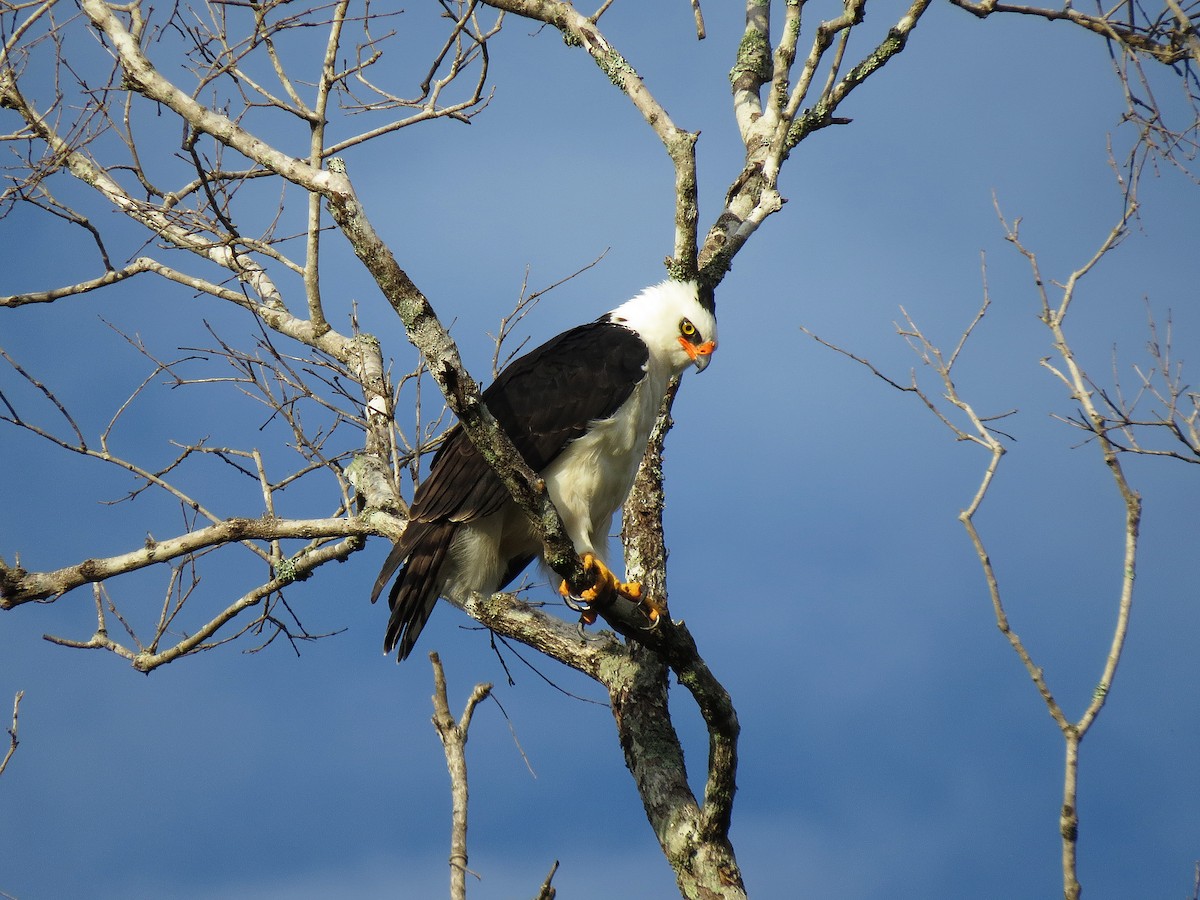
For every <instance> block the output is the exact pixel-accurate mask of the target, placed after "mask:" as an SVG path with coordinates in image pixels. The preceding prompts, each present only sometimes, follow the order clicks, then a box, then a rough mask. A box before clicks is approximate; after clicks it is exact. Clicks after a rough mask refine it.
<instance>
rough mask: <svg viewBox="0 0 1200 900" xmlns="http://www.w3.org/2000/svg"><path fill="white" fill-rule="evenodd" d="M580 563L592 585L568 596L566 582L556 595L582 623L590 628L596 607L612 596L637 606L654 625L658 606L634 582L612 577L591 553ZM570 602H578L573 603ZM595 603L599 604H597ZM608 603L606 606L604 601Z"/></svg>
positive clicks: (609, 600)
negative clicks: (564, 601)
mask: <svg viewBox="0 0 1200 900" xmlns="http://www.w3.org/2000/svg"><path fill="white" fill-rule="evenodd" d="M581 562H582V563H583V571H584V574H586V575H587V576H588V577H589V578H590V579H592V586H591V587H589V588H587V589H586V590H584V591H583V592H581V593H580V594H579V595H578V597H576V596H575V595H573V594H572V593H571V589H570V587H569V586H568V585H567V582H566V580H564V581H563V583H562V584H561V585H560V586H559V588H558V592H559V593H560V594H562V596H563V598H564V599H565V600H566V602H567V606H569V607H571V609H573V610H575V611H576V612H578V613H579V615H580V618H581V619H582V620H583V621H584V623H585V624H587V625H591V624H593V623H594V622H595V621H596V615H597V612H596V608H597V606H601V607H603V606H605V605H607V603H611V602H612V600H613V598H614V597H615V596H620V597H624V598H625V599H626V600H629V601H631V602H632V603H634V604H636V605H637V606H638V608H639V609H641V610H642V612H643V613H645V614H646V618H648V619H649V620H650V623H651V625H657V624H658V619H659V617H660V616H661V615H662V610H661V609H660V608H659V606H658V605H657V604H655V603H653V602H651V600H650V599H649V598H648V597H645V596H643V594H642V586H641V584H639V583H638V582H636V581H621V580H620V579H619V578H617V576H616V575H614V574H613V573H612V572H611V571H610V570H609V568H608V566H606V565H604V563H602V562H601V561H600V560H599V559H597V558H596V557H595V556H593V555H592V554H591V553H585V554H583V557H582V558H581ZM572 600H578V601H581V602H580V603H573V602H572ZM597 601H600V602H599V603H597ZM605 601H607V603H606V602H605Z"/></svg>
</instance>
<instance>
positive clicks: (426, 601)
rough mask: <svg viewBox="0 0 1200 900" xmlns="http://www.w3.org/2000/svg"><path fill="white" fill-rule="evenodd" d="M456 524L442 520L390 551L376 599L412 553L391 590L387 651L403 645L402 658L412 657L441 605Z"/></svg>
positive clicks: (399, 659)
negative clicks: (410, 544) (410, 542)
mask: <svg viewBox="0 0 1200 900" xmlns="http://www.w3.org/2000/svg"><path fill="white" fill-rule="evenodd" d="M456 527H457V526H456V525H454V524H453V523H451V522H446V523H441V524H439V525H437V526H435V527H433V528H431V529H429V531H428V532H427V533H425V534H423V535H422V536H421V539H420V540H419V541H418V542H417V544H416V546H414V547H411V549H410V548H409V547H408V546H406V543H407V542H404V541H402V542H400V543H398V544H396V546H395V547H393V548H392V552H391V553H389V554H388V558H387V561H386V562H384V564H383V570H382V571H381V572H380V573H379V578H378V579H376V582H375V589H374V592H373V593H372V595H371V600H372V601H374V600H375V599H376V598H377V597H378V596H379V593H380V591H381V590H382V589H383V585H385V584H387V582H388V579H389V578H390V577H391V574H392V572H394V571H395V570H396V568H397V567H398V566H399V565H400V563H401V562H403V561H404V558H405V557H406V556H407V557H408V563H407V565H405V567H404V568H403V569H401V570H400V574H399V576H397V578H396V583H395V584H393V585H392V590H391V592H390V593H389V594H388V607H389V608H390V609H391V611H392V615H391V618H390V619H388V626H387V632H386V634H385V635H384V639H383V652H384V653H391V652H392V651H393V650H395V649H397V648H399V652H398V654H397V661H398V662H399V661H402V660H404V659H407V658H408V655H409V654H410V653H411V652H412V649H413V646H414V645H415V644H416V642H417V638H418V636H420V634H421V629H422V628H424V627H425V623H426V622H428V621H429V617H430V615H432V614H433V608H434V607H435V606H436V605H437V600H438V595H439V594H440V593H441V589H442V584H441V580H440V578H439V577H438V576H439V574H440V572H441V568H442V563H443V562H444V561H445V559H446V551H447V550H448V549H449V547H450V541H451V539H452V538H453V537H454V531H455V529H456Z"/></svg>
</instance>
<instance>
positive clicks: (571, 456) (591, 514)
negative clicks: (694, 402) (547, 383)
mask: <svg viewBox="0 0 1200 900" xmlns="http://www.w3.org/2000/svg"><path fill="white" fill-rule="evenodd" d="M656 368H657V367H656V366H651V371H650V372H649V373H648V374H647V377H646V378H644V379H643V380H642V382H641V383H640V384H639V385H638V386H637V387H636V388H634V391H633V393H632V394H631V395H630V397H629V399H628V400H626V401H625V402H624V403H623V404H622V405H621V407H620V408H619V409H618V410H617V411H616V413H615V414H614V415H613V416H612V417H611V418H608V419H600V420H597V421H594V422H593V423H592V426H591V427H590V428H589V429H588V433H587V434H586V435H584V436H583V437H581V438H579V439H578V440H575V441H573V442H572V443H571V444H569V445H568V446H567V447H566V449H565V450H563V452H562V453H561V454H560V455H559V456H558V458H557V459H555V460H554V462H553V463H551V464H550V465H549V466H548V467H547V468H546V470H545V471H544V472H543V473H542V476H543V477H544V478H545V479H546V488H547V490H549V492H550V499H551V500H553V501H554V505H555V507H556V508H557V509H558V512H559V515H560V516H562V519H563V525H564V526H565V527H566V529H567V534H568V535H570V537H571V540H572V541H573V542H574V544H575V549H576V550H577V551H579V552H580V553H584V552H591V553H594V554H595V555H596V556H598V557H600V558H601V559H606V558H607V550H608V536H609V532H610V531H611V530H612V520H613V516H614V515H615V514H616V512H617V510H618V509H620V507H621V504H622V503H624V502H625V498H626V497H627V496H629V489H630V488H631V487H633V479H634V476H635V475H637V469H638V465H639V464H640V463H641V461H642V456H643V455H644V454H645V452H646V442H647V441H648V440H649V439H650V429H651V428H652V427H653V426H654V419H655V416H656V415H657V414H658V407H659V404H660V403H661V402H662V398H663V395H664V394H665V393H666V390H667V378H666V375H665V373H661V372H655V371H654V369H656Z"/></svg>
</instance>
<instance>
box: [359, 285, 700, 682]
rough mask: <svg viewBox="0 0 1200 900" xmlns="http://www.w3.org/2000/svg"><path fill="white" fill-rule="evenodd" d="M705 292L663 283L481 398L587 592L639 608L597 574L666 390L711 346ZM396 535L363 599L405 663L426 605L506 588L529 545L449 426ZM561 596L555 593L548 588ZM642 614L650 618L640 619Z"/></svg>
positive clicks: (479, 463) (604, 571) (535, 549)
mask: <svg viewBox="0 0 1200 900" xmlns="http://www.w3.org/2000/svg"><path fill="white" fill-rule="evenodd" d="M715 312H716V310H715V304H714V300H713V293H712V290H711V289H708V288H701V287H698V286H697V285H696V284H695V283H693V282H680V281H665V282H663V283H661V284H657V285H654V286H653V287H648V288H646V289H645V290H644V291H642V292H641V293H640V294H638V295H637V296H636V297H634V298H633V299H632V300H628V301H626V302H625V303H623V304H621V305H620V306H618V307H617V308H616V309H614V310H612V311H611V312H608V313H605V314H604V315H603V316H601V317H600V318H599V319H596V320H595V321H594V322H589V323H587V324H586V325H580V326H578V327H576V328H572V329H571V330H569V331H565V332H563V333H562V334H560V335H558V336H557V337H555V338H552V339H550V340H549V341H547V342H546V343H544V344H542V345H541V346H540V347H538V348H537V349H535V350H532V351H530V352H529V353H527V354H525V355H524V356H522V357H520V358H519V359H517V360H515V361H514V362H513V363H511V364H510V365H509V366H507V367H506V368H505V369H504V371H502V372H501V373H500V375H499V377H497V379H496V381H495V382H494V383H493V384H492V385H491V386H490V387H489V388H488V389H487V390H485V391H484V392H483V400H484V402H485V403H486V404H487V407H488V409H489V410H490V411H491V413H492V415H493V416H494V417H495V418H496V421H497V422H498V423H499V425H500V427H501V428H503V429H504V431H505V432H506V433H507V434H508V436H509V437H510V438H511V439H512V442H513V444H514V445H515V446H516V448H517V450H518V451H520V453H521V455H522V457H524V459H525V461H526V463H528V465H529V467H530V468H531V469H533V470H534V471H535V472H537V473H538V474H539V475H540V476H541V477H542V478H543V479H544V480H545V482H546V489H547V491H548V493H549V495H550V499H551V500H552V501H553V502H554V506H555V508H556V509H557V510H558V513H559V515H560V516H561V517H562V520H563V525H564V526H565V527H566V531H567V535H568V536H569V537H570V538H571V540H572V542H573V543H574V545H575V549H576V551H577V552H578V553H579V554H580V556H581V557H582V559H583V563H584V568H585V570H586V571H587V572H588V574H589V577H594V578H595V587H594V588H593V590H592V591H590V592H585V595H584V596H585V598H588V597H591V598H595V597H596V596H597V595H598V594H601V593H604V592H607V591H619V592H621V593H623V594H624V595H625V596H627V597H630V598H631V599H635V600H638V599H639V598H640V588H639V586H638V585H636V584H622V583H621V582H620V581H619V580H617V579H616V578H615V577H614V576H613V575H612V573H611V572H610V571H609V570H608V568H607V566H606V565H605V563H604V560H605V558H606V556H607V547H608V535H609V531H610V530H611V528H612V520H613V516H614V515H615V514H616V511H617V510H618V509H619V508H620V507H621V504H622V503H624V502H625V498H626V497H627V496H628V494H629V490H630V488H631V487H632V486H633V480H634V476H635V475H636V474H637V468H638V464H639V463H640V462H641V459H642V456H643V455H644V453H645V451H646V444H647V442H648V440H649V437H650V430H651V428H652V427H653V425H654V421H655V418H656V416H657V414H658V409H659V406H660V404H661V403H662V399H663V397H664V396H665V394H666V390H667V385H668V382H669V381H670V380H671V379H672V378H673V377H674V376H676V375H679V374H681V373H683V372H684V371H685V370H686V369H688V368H689V367H690V366H694V367H695V368H696V369H697V370H703V369H704V368H705V367H707V366H708V363H709V360H710V359H711V357H712V352H713V350H715V349H716V346H717V322H716V315H715ZM410 514H411V515H410V518H409V522H408V526H407V528H406V530H405V532H404V534H403V535H402V536H401V538H400V540H399V541H397V542H396V545H395V546H394V547H393V548H392V551H391V553H389V554H388V557H387V561H386V562H384V564H383V569H382V570H381V571H380V573H379V577H378V578H377V579H376V580H375V587H374V590H373V591H372V592H371V602H372V603H374V602H375V601H376V600H377V599H378V597H379V594H380V593H381V592H382V590H383V588H384V587H385V586H386V585H387V583H388V581H389V580H391V578H392V575H393V574H394V573H395V572H396V569H397V568H399V567H400V565H401V564H402V563H404V564H405V565H404V568H403V569H401V571H400V574H399V576H398V577H397V578H396V582H395V584H393V585H392V589H391V591H390V593H389V594H388V606H389V607H390V608H391V618H390V620H389V621H388V627H387V634H386V636H385V638H384V644H383V647H384V652H385V653H391V652H392V651H393V650H397V648H398V659H400V660H403V659H404V658H406V657H407V656H408V655H409V653H411V652H412V649H413V645H414V644H415V643H416V640H417V636H418V635H419V634H420V633H421V629H422V628H424V627H425V623H426V622H427V621H428V620H429V616H430V614H431V613H432V612H433V608H434V606H435V605H436V603H437V600H438V598H439V597H447V598H450V599H451V600H459V601H460V602H461V601H462V600H465V599H466V597H467V596H469V595H470V593H471V592H473V591H479V592H480V593H483V594H490V593H493V592H495V591H499V590H502V589H503V588H505V587H506V586H507V585H508V584H509V583H510V582H512V581H513V580H514V579H515V578H516V577H517V576H518V575H520V574H521V572H522V571H524V569H525V568H526V566H528V565H529V563H530V562H532V561H533V560H534V559H535V558H538V557H540V556H541V553H542V543H541V541H540V540H538V538H537V537H536V536H535V534H534V532H533V527H532V526H531V524H530V522H529V519H528V517H527V516H526V514H525V513H524V511H522V510H521V508H520V507H519V506H517V504H516V502H515V501H514V500H513V499H512V497H511V495H510V494H509V492H508V490H507V488H505V487H504V484H503V482H501V481H500V479H499V477H498V476H497V475H496V474H495V472H494V471H493V470H492V468H491V466H489V465H488V463H487V461H486V460H485V459H484V458H483V456H482V455H481V454H480V453H479V451H478V450H476V448H475V445H474V444H472V443H471V441H470V439H469V438H468V437H467V435H466V434H465V433H464V432H463V430H462V428H461V427H459V426H457V425H456V426H454V427H453V428H452V429H451V431H450V432H449V433H448V435H447V437H446V440H445V443H444V444H443V445H442V447H441V449H439V450H438V452H437V454H436V455H435V456H434V459H433V463H432V466H431V468H430V472H429V475H428V477H426V478H425V480H424V481H422V482H421V484H420V486H419V487H418V488H417V491H416V495H415V496H414V498H413V502H412V507H411V510H410ZM560 590H561V591H562V592H563V593H564V594H566V593H567V592H566V585H565V583H564V585H563V587H562V588H561V589H560ZM651 613H652V614H653V613H654V611H653V610H651Z"/></svg>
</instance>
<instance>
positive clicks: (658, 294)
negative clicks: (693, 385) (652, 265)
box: [605, 281, 717, 375]
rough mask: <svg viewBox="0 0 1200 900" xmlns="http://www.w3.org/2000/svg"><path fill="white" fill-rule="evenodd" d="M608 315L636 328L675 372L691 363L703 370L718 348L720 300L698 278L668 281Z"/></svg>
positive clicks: (649, 289) (618, 321) (657, 356)
mask: <svg viewBox="0 0 1200 900" xmlns="http://www.w3.org/2000/svg"><path fill="white" fill-rule="evenodd" d="M605 318H606V319H607V320H608V321H610V322H616V323H618V324H620V325H624V326H625V327H627V328H631V329H633V330H634V331H636V332H637V333H638V334H639V335H640V336H641V338H642V340H643V341H645V342H646V346H647V347H649V348H650V353H651V355H652V356H654V357H655V358H656V359H658V360H659V361H660V362H663V363H665V364H666V365H667V366H668V367H669V368H670V370H671V372H672V373H673V374H675V375H678V374H679V373H681V372H683V371H684V370H685V369H686V368H687V367H688V366H695V367H696V369H697V371H703V370H704V369H705V368H706V367H707V366H708V364H709V362H710V361H711V360H712V353H713V351H714V350H716V349H717V317H716V304H715V303H714V301H713V294H712V291H711V290H707V289H702V288H700V287H699V286H698V285H697V284H696V283H695V282H694V281H664V282H662V283H661V284H655V285H652V286H650V287H648V288H646V289H645V290H644V291H642V292H641V293H640V294H638V295H637V296H636V297H634V298H633V299H632V300H626V301H625V302H624V303H622V304H621V305H620V306H618V307H617V308H616V309H614V310H613V311H612V312H610V313H609V314H608V315H607V316H605Z"/></svg>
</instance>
